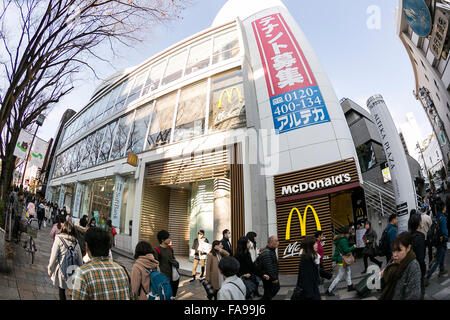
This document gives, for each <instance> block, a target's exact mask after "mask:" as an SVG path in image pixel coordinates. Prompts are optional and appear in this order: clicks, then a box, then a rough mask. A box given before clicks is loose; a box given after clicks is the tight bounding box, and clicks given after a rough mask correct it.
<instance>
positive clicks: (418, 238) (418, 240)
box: [408, 211, 426, 296]
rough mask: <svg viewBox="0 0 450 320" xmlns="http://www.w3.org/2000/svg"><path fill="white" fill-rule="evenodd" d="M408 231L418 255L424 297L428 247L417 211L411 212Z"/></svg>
mask: <svg viewBox="0 0 450 320" xmlns="http://www.w3.org/2000/svg"><path fill="white" fill-rule="evenodd" d="M408 229H409V232H410V233H411V237H412V249H413V251H414V253H415V255H416V260H417V262H419V265H420V271H421V273H422V279H421V289H422V296H423V295H424V294H425V286H424V277H425V272H426V265H425V248H426V245H425V235H424V234H423V232H421V229H422V217H421V216H420V214H418V213H416V212H415V211H414V212H412V211H411V215H410V217H409V221H408Z"/></svg>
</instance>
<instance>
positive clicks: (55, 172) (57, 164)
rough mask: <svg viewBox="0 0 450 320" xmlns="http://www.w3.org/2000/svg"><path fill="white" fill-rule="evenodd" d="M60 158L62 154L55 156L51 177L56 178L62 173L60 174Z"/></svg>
mask: <svg viewBox="0 0 450 320" xmlns="http://www.w3.org/2000/svg"><path fill="white" fill-rule="evenodd" d="M61 159H62V155H59V156H58V157H57V158H56V161H55V167H54V169H53V178H57V177H60V176H61V175H62V174H61V165H62V161H61Z"/></svg>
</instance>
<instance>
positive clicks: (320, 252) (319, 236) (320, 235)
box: [314, 231, 333, 284]
mask: <svg viewBox="0 0 450 320" xmlns="http://www.w3.org/2000/svg"><path fill="white" fill-rule="evenodd" d="M314 237H315V238H316V244H317V254H318V255H319V256H320V264H319V275H320V283H321V284H323V281H324V280H323V279H324V278H325V279H327V280H330V279H331V278H332V277H333V274H332V273H331V272H330V271H328V270H325V268H324V267H323V257H324V250H323V240H325V237H324V236H323V231H316V233H315V234H314Z"/></svg>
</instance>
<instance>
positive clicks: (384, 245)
mask: <svg viewBox="0 0 450 320" xmlns="http://www.w3.org/2000/svg"><path fill="white" fill-rule="evenodd" d="M389 249H390V248H389V238H388V227H386V228H385V229H384V230H383V233H382V234H381V238H380V242H379V245H378V252H377V253H378V254H377V255H378V256H385V255H387V254H388V253H389V251H390V250H389Z"/></svg>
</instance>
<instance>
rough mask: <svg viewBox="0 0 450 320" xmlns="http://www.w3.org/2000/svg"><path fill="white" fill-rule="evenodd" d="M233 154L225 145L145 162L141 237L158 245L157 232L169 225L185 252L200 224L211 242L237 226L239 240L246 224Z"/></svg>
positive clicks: (234, 240) (177, 245) (180, 252)
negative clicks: (198, 153)
mask: <svg viewBox="0 0 450 320" xmlns="http://www.w3.org/2000/svg"><path fill="white" fill-rule="evenodd" d="M232 151H233V149H232ZM229 156H230V154H229V150H227V149H225V148H222V149H220V150H215V151H212V152H208V153H204V154H200V155H198V156H192V157H190V158H182V159H176V160H169V161H165V162H158V163H153V164H149V165H147V168H146V177H145V181H144V186H143V191H142V203H141V218H140V236H139V239H140V240H146V241H149V242H150V243H151V244H152V245H153V246H157V245H159V243H158V240H157V233H158V232H159V231H160V230H167V231H169V233H170V235H171V239H172V246H173V248H174V253H175V254H176V255H179V256H186V257H187V256H189V255H190V253H191V252H190V251H191V250H190V248H191V247H192V245H193V241H194V239H195V238H196V237H197V232H198V231H199V230H204V231H205V236H206V238H208V240H209V243H212V242H213V241H214V240H220V239H222V231H223V230H224V229H231V230H233V229H235V230H236V231H237V232H238V233H237V234H235V238H232V245H236V243H237V237H238V235H239V232H240V231H239V230H244V213H243V208H244V207H243V197H244V195H243V192H242V188H243V186H242V167H240V168H239V166H242V165H239V164H232V165H230V158H229ZM233 177H234V178H233ZM236 177H241V178H240V179H237V178H236ZM178 181H179V183H177V182H178ZM237 181H239V182H240V185H239V186H237V184H236V182H237ZM171 182H172V183H171ZM173 182H175V183H173ZM233 182H235V183H234V185H233ZM242 232H243V231H242ZM232 234H233V231H232ZM191 258H192V255H191Z"/></svg>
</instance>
